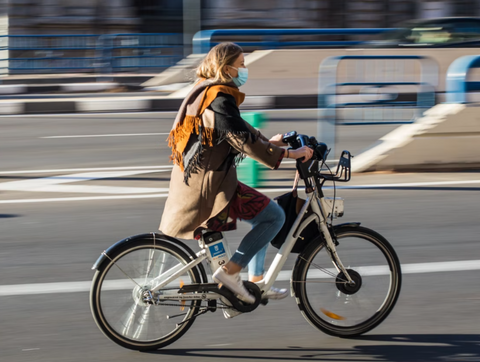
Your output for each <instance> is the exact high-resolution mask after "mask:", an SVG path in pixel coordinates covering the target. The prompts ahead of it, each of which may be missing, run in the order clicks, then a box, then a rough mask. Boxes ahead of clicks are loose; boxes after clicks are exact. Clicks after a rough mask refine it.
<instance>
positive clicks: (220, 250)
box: [209, 243, 225, 257]
mask: <svg viewBox="0 0 480 362" xmlns="http://www.w3.org/2000/svg"><path fill="white" fill-rule="evenodd" d="M209 249H210V254H211V255H212V257H216V256H219V255H222V254H225V248H224V247H223V243H218V244H215V245H212V246H210V247H209Z"/></svg>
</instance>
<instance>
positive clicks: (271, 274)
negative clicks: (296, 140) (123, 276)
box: [150, 180, 353, 300]
mask: <svg viewBox="0 0 480 362" xmlns="http://www.w3.org/2000/svg"><path fill="white" fill-rule="evenodd" d="M310 181H314V180H310ZM312 184H313V183H312ZM320 191H321V188H320V187H317V188H315V189H313V190H312V191H311V192H308V193H307V199H306V201H305V204H304V205H303V207H302V209H301V210H300V212H299V214H298V216H297V218H296V220H295V222H294V224H293V225H292V228H291V229H290V231H289V232H288V235H287V237H286V240H285V242H284V244H283V245H282V247H281V248H280V250H279V251H278V253H277V255H276V256H275V258H274V260H273V261H272V263H271V265H270V267H269V268H268V270H267V273H266V274H265V277H264V278H263V280H261V281H260V282H257V283H256V284H257V285H258V287H259V288H260V289H261V290H269V289H270V288H271V287H272V285H273V284H274V283H275V280H276V279H277V277H278V274H279V273H280V271H281V270H282V268H283V266H284V265H285V262H286V260H287V258H288V255H289V254H290V251H291V250H292V248H293V246H294V245H295V242H296V240H297V238H298V237H299V235H300V234H301V233H302V231H303V230H304V229H305V228H306V227H307V225H309V224H310V223H311V222H312V221H313V220H315V221H316V222H317V225H318V228H319V231H320V232H321V233H322V234H323V237H324V240H325V242H326V247H327V250H328V252H329V254H330V256H331V258H332V263H333V265H334V266H335V268H336V269H337V272H339V273H340V272H343V273H344V275H345V277H346V278H347V281H348V282H349V283H353V280H352V279H351V277H350V275H349V274H348V272H347V270H346V269H345V267H344V266H343V264H342V262H341V261H340V259H339V257H338V255H337V252H336V247H335V243H334V241H333V240H332V237H331V235H330V231H329V230H328V226H327V222H326V220H327V216H328V214H327V213H326V212H325V210H327V208H328V206H327V205H326V202H325V200H324V198H323V195H322V196H321V195H320ZM309 207H310V209H311V210H312V211H313V213H312V214H311V215H309V216H308V217H307V218H305V220H303V221H302V219H303V216H304V215H305V213H306V212H307V210H308V208H309ZM207 258H208V256H207V253H206V251H205V249H202V250H201V251H200V252H198V253H197V258H196V259H194V260H192V261H191V262H190V263H188V264H186V265H183V266H182V264H178V265H176V266H174V267H172V268H171V269H169V270H167V271H165V272H164V273H162V274H161V275H159V276H158V277H156V278H154V279H153V280H152V281H151V285H154V287H153V288H151V289H150V291H151V292H157V291H159V290H160V289H161V288H163V287H165V286H166V285H168V284H169V283H170V282H172V281H173V280H175V279H176V278H178V277H179V276H181V275H182V274H184V273H185V272H187V271H188V270H190V269H191V268H193V267H195V266H196V265H198V264H200V263H201V262H203V261H204V260H206V259H207ZM164 278H166V279H165V280H162V279H164ZM160 280H162V282H161V283H159V284H157V283H158V282H159V281H160ZM177 296H178V294H177ZM165 297H166V298H165V299H167V298H168V297H167V296H165ZM210 297H214V296H213V295H210V296H209V298H208V299H213V298H210ZM215 297H217V295H215ZM160 298H161V297H160ZM168 299H182V300H188V299H198V298H189V296H188V295H187V294H184V295H182V296H178V297H176V298H168Z"/></svg>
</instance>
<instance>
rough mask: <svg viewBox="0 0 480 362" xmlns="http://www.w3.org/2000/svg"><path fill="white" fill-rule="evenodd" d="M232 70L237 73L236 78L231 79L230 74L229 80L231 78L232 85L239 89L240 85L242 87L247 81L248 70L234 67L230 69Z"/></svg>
mask: <svg viewBox="0 0 480 362" xmlns="http://www.w3.org/2000/svg"><path fill="white" fill-rule="evenodd" d="M231 67H232V66H231ZM232 68H233V69H235V70H236V71H237V72H238V76H237V77H235V78H234V77H232V76H231V75H230V74H229V75H230V78H232V81H233V83H235V85H236V86H237V87H241V86H242V85H244V84H245V83H247V79H248V68H235V67H232Z"/></svg>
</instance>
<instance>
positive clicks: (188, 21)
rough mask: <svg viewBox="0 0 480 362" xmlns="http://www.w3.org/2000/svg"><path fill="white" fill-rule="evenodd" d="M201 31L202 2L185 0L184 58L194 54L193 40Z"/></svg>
mask: <svg viewBox="0 0 480 362" xmlns="http://www.w3.org/2000/svg"><path fill="white" fill-rule="evenodd" d="M200 30H201V1H200V0H183V56H184V57H186V56H188V55H190V54H192V39H193V36H194V35H195V33H196V32H197V31H200Z"/></svg>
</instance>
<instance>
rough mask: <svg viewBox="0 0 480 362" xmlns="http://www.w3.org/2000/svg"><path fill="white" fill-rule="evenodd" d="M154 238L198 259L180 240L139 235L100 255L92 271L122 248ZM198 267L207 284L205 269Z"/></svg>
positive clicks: (154, 234)
mask: <svg viewBox="0 0 480 362" xmlns="http://www.w3.org/2000/svg"><path fill="white" fill-rule="evenodd" d="M153 237H155V238H156V239H158V240H162V241H165V242H169V243H172V244H174V245H175V246H177V247H180V248H182V249H183V251H184V252H186V253H187V255H189V256H190V257H191V258H192V259H195V258H196V257H197V255H196V254H195V253H194V252H193V250H192V249H191V248H190V247H189V246H188V245H186V244H185V243H183V242H181V241H180V240H178V239H175V238H172V237H171V236H168V235H164V234H160V233H148V234H139V235H134V236H129V237H128V238H125V239H122V240H119V241H117V242H116V243H115V244H113V245H112V246H110V247H109V248H108V249H107V250H105V251H104V252H103V253H101V254H100V256H99V257H98V259H97V261H96V262H95V264H93V267H92V270H97V269H98V268H99V266H100V265H101V264H102V263H103V262H104V261H105V259H107V258H109V257H110V256H111V255H114V254H115V252H116V251H117V250H119V249H120V248H123V247H124V246H125V245H127V244H129V243H133V242H136V241H137V240H139V239H149V238H153ZM198 267H199V270H200V274H201V277H202V279H203V281H204V283H207V282H208V277H207V274H206V272H205V268H204V267H203V265H201V264H199V265H198Z"/></svg>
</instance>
